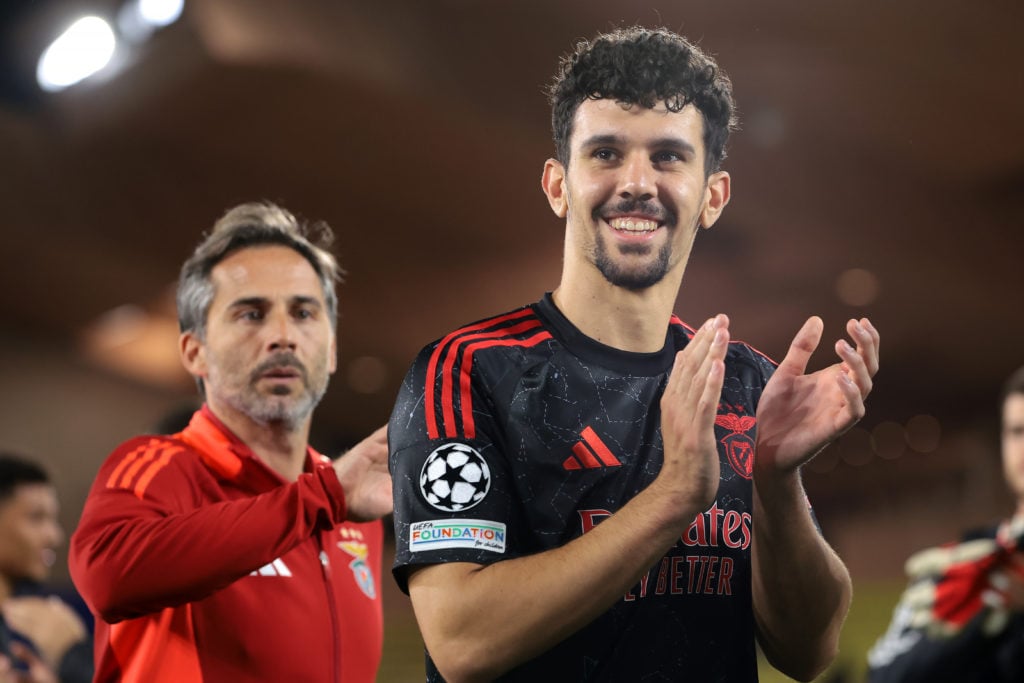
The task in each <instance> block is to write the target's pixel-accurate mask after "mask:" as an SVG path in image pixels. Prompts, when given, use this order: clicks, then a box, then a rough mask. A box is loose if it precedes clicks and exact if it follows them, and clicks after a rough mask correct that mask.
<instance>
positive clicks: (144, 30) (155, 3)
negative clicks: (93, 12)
mask: <svg viewBox="0 0 1024 683" xmlns="http://www.w3.org/2000/svg"><path fill="white" fill-rule="evenodd" d="M184 8H185V0H128V2H126V3H125V4H124V5H122V6H121V11H120V12H118V15H117V24H118V28H120V29H121V32H122V33H123V34H124V36H125V37H126V38H127V39H128V40H131V41H133V42H142V41H143V40H145V39H146V38H148V37H149V36H150V34H152V33H153V31H155V30H156V29H158V28H163V27H164V26H170V25H171V24H173V23H174V22H176V21H177V20H178V19H179V18H180V17H181V13H182V10H184Z"/></svg>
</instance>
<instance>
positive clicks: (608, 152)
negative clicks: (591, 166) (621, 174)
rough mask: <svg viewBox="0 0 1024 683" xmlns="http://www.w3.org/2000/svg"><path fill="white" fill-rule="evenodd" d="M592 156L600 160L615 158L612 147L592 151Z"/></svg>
mask: <svg viewBox="0 0 1024 683" xmlns="http://www.w3.org/2000/svg"><path fill="white" fill-rule="evenodd" d="M594 158H595V159H599V160H601V161H612V160H613V159H615V150H612V149H599V150H597V151H595V152H594Z"/></svg>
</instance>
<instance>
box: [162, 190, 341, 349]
mask: <svg viewBox="0 0 1024 683" xmlns="http://www.w3.org/2000/svg"><path fill="white" fill-rule="evenodd" d="M333 240H334V234H333V232H332V231H331V228H330V226H328V225H327V224H326V223H322V222H317V223H312V224H306V223H300V222H299V221H298V220H297V219H296V218H295V216H293V215H292V214H291V213H290V212H289V211H287V210H286V209H283V208H281V207H280V206H277V205H276V204H273V203H271V202H252V203H247V204H241V205H239V206H236V207H234V208H233V209H230V210H229V211H228V212H227V213H225V214H224V216H222V217H221V219H220V220H218V221H217V222H216V223H215V224H214V226H213V229H212V230H211V231H210V234H209V235H207V236H206V238H205V239H204V240H203V241H202V242H201V243H200V244H199V246H198V247H196V250H195V252H194V253H193V254H192V256H190V257H189V259H188V260H187V261H185V264H184V265H183V266H182V267H181V276H180V277H179V278H178V294H177V304H178V326H179V328H180V329H181V331H182V332H194V333H195V334H196V336H198V337H199V338H200V339H204V338H205V337H206V316H207V313H209V311H210V304H211V303H213V296H214V287H213V281H212V280H211V279H210V272H211V271H212V270H213V267H214V266H216V265H217V264H218V263H220V262H221V261H223V260H224V259H225V258H226V257H227V256H228V255H229V254H231V253H233V252H235V251H237V250H239V249H245V248H247V247H259V246H266V245H275V244H277V245H281V246H285V247H288V248H289V249H293V250H294V251H296V252H298V253H299V254H300V255H301V256H302V257H303V258H305V259H306V260H307V261H309V265H311V266H312V267H313V270H314V271H315V272H316V274H317V277H318V278H319V279H320V285H321V286H322V288H323V292H324V302H325V304H326V307H327V313H328V315H329V317H330V321H331V328H332V329H334V328H335V327H336V326H337V322H338V296H337V293H336V292H335V288H334V283H335V282H336V281H340V279H341V276H342V275H343V274H344V271H343V270H342V269H341V267H340V266H338V262H337V260H336V259H335V258H334V255H332V254H331V253H330V252H329V251H328V250H327V247H329V246H330V244H331V242H332V241H333Z"/></svg>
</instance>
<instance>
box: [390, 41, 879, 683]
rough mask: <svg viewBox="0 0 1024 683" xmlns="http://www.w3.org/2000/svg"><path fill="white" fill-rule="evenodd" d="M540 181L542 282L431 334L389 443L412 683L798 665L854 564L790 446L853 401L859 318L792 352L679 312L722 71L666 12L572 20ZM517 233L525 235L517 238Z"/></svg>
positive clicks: (817, 661)
mask: <svg viewBox="0 0 1024 683" xmlns="http://www.w3.org/2000/svg"><path fill="white" fill-rule="evenodd" d="M551 103H552V111H553V115H552V119H553V128H554V134H555V148H556V156H557V158H555V159H549V160H547V162H546V163H545V165H544V171H543V174H542V179H541V183H542V189H543V190H544V192H545V195H546V197H547V200H548V203H549V205H550V207H551V209H552V211H553V212H554V213H555V215H556V216H558V217H559V218H560V219H564V221H565V253H564V259H563V269H562V279H561V282H560V283H559V286H558V287H557V288H556V289H555V290H554V291H553V292H551V293H548V294H545V295H544V296H543V298H542V299H541V300H540V301H538V302H537V303H534V304H532V305H528V306H524V307H522V308H520V309H518V310H515V311H511V312H509V313H506V314H502V315H499V316H495V317H493V318H488V319H486V320H481V321H479V322H477V323H474V324H472V325H469V326H466V327H463V328H460V329H458V330H456V331H454V332H452V333H451V334H449V335H447V336H445V337H444V338H443V339H441V340H438V341H437V342H435V343H432V344H430V345H428V346H426V347H425V348H424V349H423V350H422V351H421V352H420V354H419V356H418V358H417V359H416V361H415V363H414V364H413V366H412V368H411V369H410V371H409V374H408V375H407V377H406V380H405V382H404V383H403V385H402V388H401V391H400V394H399V397H398V400H397V402H396V404H395V408H394V411H393V412H392V417H391V422H390V425H389V432H388V439H389V445H390V451H391V456H390V457H391V468H392V475H393V477H394V486H395V534H396V539H397V541H396V544H397V547H396V553H397V557H396V561H395V568H394V571H395V577H396V578H397V579H398V581H399V584H400V586H401V587H402V588H403V590H407V591H408V593H409V595H410V596H411V598H412V603H413V607H414V609H415V612H416V618H417V620H418V622H419V624H420V628H421V630H422V633H423V638H424V642H425V643H426V646H427V651H428V659H427V671H428V674H427V678H428V680H429V681H440V680H442V679H446V680H448V681H453V682H454V681H468V680H492V679H498V680H502V681H531V682H532V681H583V680H587V681H608V682H618V681H640V680H648V681H653V680H658V681H682V680H687V681H690V680H692V681H701V682H710V681H728V682H729V683H739V682H741V681H753V680H756V679H757V667H756V655H755V651H756V650H755V641H757V642H759V643H760V644H761V647H762V648H763V650H764V651H765V652H766V654H767V656H768V659H769V661H770V662H771V663H772V665H773V666H775V667H776V668H778V669H780V670H781V671H783V672H785V673H787V674H788V675H790V676H792V677H795V678H799V679H801V680H810V679H811V678H813V677H814V676H816V675H817V674H818V673H820V672H821V671H822V670H823V669H824V668H825V667H826V666H827V665H828V664H829V663H830V662H831V661H832V659H833V658H834V657H835V654H836V652H837V648H838V637H839V632H840V629H841V626H842V623H843V620H844V619H845V617H846V612H847V609H848V607H849V604H850V595H851V584H850V577H849V574H848V572H847V571H846V567H845V566H844V565H843V563H842V561H841V560H840V559H839V557H838V556H837V555H836V554H835V552H834V551H833V550H832V549H831V548H830V547H829V545H828V543H827V542H826V541H825V540H824V538H823V537H822V535H821V533H820V530H819V529H818V528H817V526H816V522H815V520H814V517H813V515H812V513H811V510H810V506H809V505H808V502H807V496H806V494H805V493H804V490H803V486H802V484H801V480H800V467H801V466H802V465H803V464H804V463H805V462H807V461H809V460H810V459H811V458H813V457H814V455H815V454H816V453H817V452H818V451H819V450H820V449H821V448H823V447H824V446H825V445H826V444H827V443H829V442H830V441H831V440H833V439H834V438H836V437H837V436H839V434H841V433H842V432H843V431H845V430H846V429H848V428H849V427H850V426H852V425H853V424H854V423H855V422H856V421H857V420H859V419H860V417H861V416H862V415H863V414H864V410H865V407H864V400H865V397H866V396H867V394H868V393H869V392H870V390H871V386H872V377H873V376H874V374H875V373H876V372H877V370H878V344H879V337H878V333H877V331H876V330H875V329H874V328H873V327H872V326H871V324H870V323H869V322H868V321H867V319H861V320H859V321H857V320H850V321H848V323H847V326H846V330H847V332H848V333H849V334H850V337H851V340H852V341H851V342H848V341H846V340H845V339H843V340H838V341H837V342H836V345H835V351H836V355H837V356H838V361H837V362H835V363H834V364H832V365H830V366H828V367H826V368H823V369H821V370H819V371H817V372H812V373H808V372H807V364H808V361H809V358H810V356H811V354H812V353H813V351H814V350H815V348H816V347H817V346H818V343H819V341H820V339H821V335H822V328H823V323H822V321H821V319H819V318H817V317H812V318H810V319H809V320H807V322H806V323H805V324H804V326H803V328H802V329H800V331H799V332H798V333H797V335H796V337H795V338H794V341H793V343H792V345H791V347H790V349H789V351H788V352H787V354H786V357H785V358H784V360H783V361H782V363H781V364H779V365H778V366H776V365H775V363H773V362H771V361H770V360H768V359H766V358H765V357H764V356H763V355H761V354H760V353H758V352H757V351H755V350H754V349H753V348H751V347H750V346H748V345H746V344H743V343H739V342H731V341H730V335H729V320H728V318H727V317H726V316H725V315H717V316H714V317H713V318H711V319H709V320H708V321H707V322H706V323H704V324H703V325H701V326H700V327H699V328H697V329H695V328H692V327H689V326H687V325H685V324H684V323H683V322H682V321H681V320H679V319H678V318H677V317H675V316H674V315H673V308H674V306H675V303H676V301H677V298H678V296H679V288H680V285H681V283H682V279H683V272H684V270H685V268H686V263H687V260H688V258H689V256H690V251H691V248H692V246H693V241H694V239H695V238H696V235H697V233H698V232H699V231H700V230H702V229H708V228H711V227H712V226H713V225H714V224H715V222H716V221H717V220H718V218H719V217H720V216H721V214H722V212H723V210H724V209H725V206H726V204H727V203H728V200H729V195H730V178H729V174H728V173H727V172H725V171H722V170H721V169H720V164H721V161H722V159H723V158H724V156H725V151H724V150H725V142H726V139H727V137H728V134H729V130H730V128H731V127H732V125H733V124H734V104H733V100H732V92H731V84H730V82H729V80H728V78H726V76H725V74H723V73H722V72H721V71H720V70H719V68H718V66H717V65H716V64H715V63H714V61H713V60H712V59H711V58H710V57H708V56H707V55H706V54H705V53H704V52H703V51H701V50H700V49H699V48H698V47H696V46H694V45H693V44H691V43H690V42H688V41H687V40H686V39H684V38H682V37H681V36H678V35H676V34H674V33H671V32H669V31H666V30H648V29H642V28H632V29H624V30H620V31H615V32H613V33H610V34H605V35H601V36H598V37H597V38H596V39H595V40H594V41H592V42H581V43H579V44H578V45H577V49H576V50H575V52H574V53H573V54H572V55H570V56H568V57H567V58H566V59H565V60H563V62H562V65H561V69H560V70H559V74H558V76H557V77H556V81H555V84H554V85H553V87H552V89H551ZM526 248H529V245H526Z"/></svg>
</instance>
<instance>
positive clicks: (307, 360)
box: [70, 203, 391, 683]
mask: <svg viewBox="0 0 1024 683" xmlns="http://www.w3.org/2000/svg"><path fill="white" fill-rule="evenodd" d="M331 236H332V235H331V233H330V229H329V227H328V226H326V225H324V224H312V225H310V224H306V223H300V222H299V221H297V220H296V219H295V217H294V216H293V215H292V214H291V213H289V212H288V211H286V210H285V209H282V208H281V207H278V206H275V205H273V204H269V203H266V204H260V203H254V204H243V205H241V206H238V207H235V208H234V209H232V210H230V211H228V212H227V213H226V214H225V215H224V216H223V217H222V218H221V219H220V220H219V221H218V222H217V223H216V224H215V225H214V227H213V229H212V231H211V232H210V234H209V235H208V236H207V237H206V238H205V239H204V240H203V241H202V242H201V243H200V244H199V246H198V247H197V248H196V250H195V252H194V253H193V255H192V256H191V257H190V258H189V259H188V260H187V261H186V262H185V264H184V266H183V267H182V271H181V277H180V279H179V282H178V297H177V302H178V318H179V323H180V328H181V336H180V341H179V348H180V352H181V358H182V362H183V363H184V365H185V368H186V369H187V370H188V371H189V372H190V373H191V374H192V375H193V376H194V377H195V378H196V380H197V383H198V385H199V388H200V393H201V394H202V396H203V398H204V401H205V403H204V405H203V406H202V407H201V408H200V409H199V410H198V411H196V412H195V413H194V414H193V415H192V417H191V420H190V421H189V423H188V426H187V427H185V428H184V429H183V430H182V431H180V432H178V433H175V434H171V435H166V436H164V435H152V436H140V437H136V438H133V439H130V440H129V441H127V442H125V443H124V444H122V445H121V446H119V447H118V448H117V449H116V450H115V451H114V452H113V453H112V454H111V455H110V457H109V458H108V459H107V461H106V462H105V463H104V464H103V466H102V467H101V469H100V472H99V475H98V476H97V478H96V481H95V483H94V484H93V487H92V489H91V491H90V493H89V496H88V499H87V501H86V504H85V509H84V511H83V512H82V517H81V521H80V523H79V526H78V529H77V530H76V531H75V533H74V535H73V537H72V541H71V554H70V567H71V575H72V578H73V579H74V581H75V584H76V585H77V586H78V588H79V590H80V591H81V593H82V596H83V597H84V598H85V600H86V602H87V603H88V605H89V607H90V608H91V609H92V610H93V611H94V612H95V614H96V615H97V624H96V669H97V674H96V680H97V681H100V682H107V681H126V682H131V683H199V682H217V683H220V682H222V681H224V682H226V681H231V683H256V682H257V681H304V682H307V683H318V682H322V683H370V682H372V681H373V680H374V679H375V676H376V672H377V668H378V664H379V662H380V656H381V646H382V637H383V629H382V612H381V591H380V572H381V551H382V543H383V528H382V525H381V522H380V519H379V518H380V517H381V516H383V515H385V514H388V513H389V512H390V511H391V480H390V477H389V475H388V473H387V444H386V436H385V432H384V428H383V427H382V428H380V429H378V430H377V431H376V432H375V433H374V434H373V435H371V436H370V437H368V438H367V439H365V440H363V441H362V442H360V443H359V444H357V445H356V446H355V447H354V448H352V449H351V450H350V451H348V452H347V453H345V454H344V455H342V456H341V457H340V458H338V459H337V461H335V462H334V463H333V464H332V463H331V461H330V460H328V459H327V458H325V457H324V456H322V455H320V454H319V453H317V452H316V451H315V450H314V449H313V448H312V447H311V446H310V445H309V443H308V438H309V430H310V424H311V420H312V415H313V410H314V408H315V406H316V405H317V403H318V402H319V401H320V399H321V397H322V396H323V394H324V392H325V391H326V389H327V383H328V379H329V377H330V375H331V374H332V373H333V372H334V369H335V366H336V363H337V359H336V355H337V338H336V334H335V333H336V323H337V297H336V294H335V281H336V280H338V279H339V276H340V269H339V267H338V265H337V262H336V260H335V258H334V256H333V255H332V254H331V253H330V252H329V251H327V249H326V246H327V245H328V244H329V241H330V238H331Z"/></svg>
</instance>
